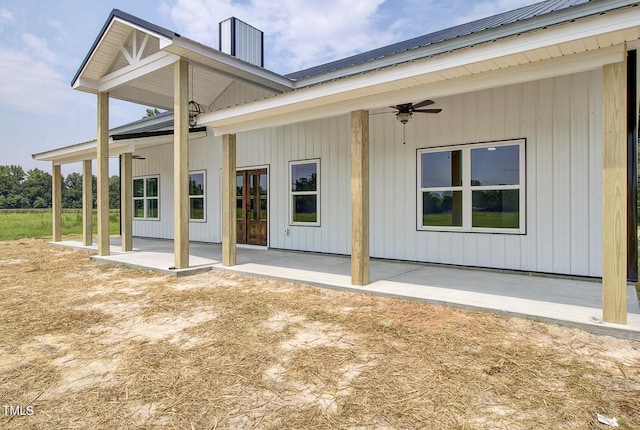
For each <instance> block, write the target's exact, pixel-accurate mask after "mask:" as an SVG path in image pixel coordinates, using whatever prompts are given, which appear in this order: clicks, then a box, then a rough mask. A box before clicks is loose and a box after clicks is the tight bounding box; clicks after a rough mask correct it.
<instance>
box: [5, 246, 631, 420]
mask: <svg viewBox="0 0 640 430" xmlns="http://www.w3.org/2000/svg"><path fill="white" fill-rule="evenodd" d="M0 302H1V303H3V311H2V312H0V368H1V369H2V372H0V399H2V401H3V404H7V405H24V406H27V405H31V406H33V410H34V414H33V416H15V417H8V416H4V415H2V414H0V428H3V429H22V428H69V429H71V428H180V429H182V428H184V429H190V428H197V429H200V428H217V429H224V428H264V429H281V428H308V429H321V428H341V429H347V428H354V429H355V428H362V429H364V428H447V429H459V430H462V429H484V428H509V429H515V430H518V429H533V428H545V429H571V428H575V429H598V428H604V427H602V426H600V425H599V424H598V423H597V422H596V413H601V414H603V415H605V416H609V417H616V418H617V419H618V421H619V423H620V428H622V429H633V428H639V427H640V403H638V402H637V399H638V397H639V395H640V344H639V343H638V342H632V341H624V340H619V339H613V338H610V337H606V336H600V337H598V336H594V335H591V334H588V333H585V332H582V331H580V330H577V329H569V328H565V327H559V326H554V325H548V324H543V323H538V322H534V321H527V320H522V319H518V318H507V317H502V316H496V315H492V314H488V313H479V312H471V311H464V310H457V309H451V308H447V307H443V306H435V305H430V304H426V303H418V302H411V301H406V300H399V299H393V298H388V297H373V296H367V295H362V294H352V293H346V292H341V291H335V290H325V289H318V288H313V287H309V286H305V285H302V284H298V283H290V282H284V281H277V280H271V279H265V278H253V277H246V276H240V275H236V274H232V273H228V272H209V273H205V274H200V275H195V276H191V277H187V278H174V277H170V276H164V275H159V274H157V273H153V272H147V271H143V270H134V269H128V268H124V267H120V266H113V265H106V264H99V263H96V262H93V261H90V260H88V259H87V254H86V253H83V252H79V251H71V250H68V249H64V248H59V247H49V246H47V245H46V243H44V241H38V240H30V239H25V240H20V241H11V242H0Z"/></svg>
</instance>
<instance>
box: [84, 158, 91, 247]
mask: <svg viewBox="0 0 640 430" xmlns="http://www.w3.org/2000/svg"><path fill="white" fill-rule="evenodd" d="M92 185H93V174H92V171H91V160H84V161H82V244H83V245H84V246H91V245H92V243H93V232H92V229H93V219H92V218H93V187H92Z"/></svg>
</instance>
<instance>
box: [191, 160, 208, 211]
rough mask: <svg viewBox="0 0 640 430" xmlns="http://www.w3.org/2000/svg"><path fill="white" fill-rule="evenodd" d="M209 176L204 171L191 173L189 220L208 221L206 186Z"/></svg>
mask: <svg viewBox="0 0 640 430" xmlns="http://www.w3.org/2000/svg"><path fill="white" fill-rule="evenodd" d="M206 180H207V174H206V172H205V171H204V170H201V171H197V172H190V173H189V220H190V221H201V222H205V221H206V205H205V184H206Z"/></svg>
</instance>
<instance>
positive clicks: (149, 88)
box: [71, 10, 293, 109]
mask: <svg viewBox="0 0 640 430" xmlns="http://www.w3.org/2000/svg"><path fill="white" fill-rule="evenodd" d="M134 33H135V34H134ZM135 36H137V38H136V39H132V38H133V37H135ZM132 41H133V42H132ZM125 43H126V44H127V46H130V48H128V49H131V50H132V51H133V52H130V51H128V50H127V48H125ZM181 58H182V59H186V60H187V61H188V62H189V64H190V80H191V79H193V81H194V82H193V84H192V93H193V95H192V98H195V99H196V101H197V102H199V103H200V104H203V105H208V104H210V103H212V102H213V100H215V99H216V98H217V97H218V96H219V95H220V94H221V93H222V92H223V91H224V90H225V89H226V88H227V87H228V86H229V85H230V84H231V83H232V82H233V81H242V82H244V83H247V84H250V85H252V86H254V87H259V88H263V89H266V90H268V91H270V92H272V93H281V92H285V91H290V90H291V89H292V88H293V85H292V81H291V80H290V79H288V78H285V77H283V76H281V75H278V74H276V73H273V72H270V71H268V70H266V69H264V68H261V67H258V66H255V65H253V64H250V63H247V62H245V61H243V60H240V59H238V58H235V57H233V56H231V55H228V54H225V53H223V52H220V51H218V50H216V49H213V48H209V47H207V46H204V45H202V44H199V43H197V42H194V41H192V40H190V39H188V38H185V37H182V36H180V35H179V34H177V33H175V32H172V31H170V30H167V29H164V28H162V27H159V26H155V25H153V24H151V23H149V22H146V21H143V20H141V19H139V18H136V17H134V16H132V15H129V14H126V13H124V12H121V11H118V10H114V11H113V12H112V13H111V15H110V17H109V19H108V21H107V23H106V24H105V26H104V27H103V29H102V31H101V32H100V34H99V36H98V38H97V39H96V41H95V42H94V44H93V46H92V48H91V51H90V52H89V53H88V55H87V56H86V58H85V60H84V61H83V63H82V65H81V67H80V69H79V70H78V72H77V73H76V75H75V76H74V78H73V80H72V83H71V85H72V87H73V88H74V89H76V90H79V91H84V92H89V93H93V94H96V93H98V92H108V93H109V96H110V98H113V99H118V100H124V101H129V102H133V103H139V104H142V105H146V106H154V107H158V108H162V109H172V108H173V84H174V82H173V64H175V62H176V61H178V60H179V59H181ZM125 59H126V60H127V61H124V60H125Z"/></svg>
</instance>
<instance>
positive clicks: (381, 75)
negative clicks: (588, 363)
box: [34, 0, 640, 323]
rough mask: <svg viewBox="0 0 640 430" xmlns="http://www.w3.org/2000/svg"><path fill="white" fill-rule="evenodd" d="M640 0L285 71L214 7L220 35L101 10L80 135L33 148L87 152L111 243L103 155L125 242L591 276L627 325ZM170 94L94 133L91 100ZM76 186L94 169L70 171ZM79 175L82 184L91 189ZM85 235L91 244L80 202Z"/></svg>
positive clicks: (633, 258)
mask: <svg viewBox="0 0 640 430" xmlns="http://www.w3.org/2000/svg"><path fill="white" fill-rule="evenodd" d="M639 3H640V2H635V1H628V0H606V1H602V0H592V1H588V0H549V1H545V2H542V3H538V4H534V5H531V6H526V7H523V8H520V9H517V10H514V11H511V12H506V13H502V14H499V15H496V16H492V17H489V18H486V19H481V20H478V21H475V22H471V23H468V24H463V25H460V26H456V27H452V28H449V29H446V30H442V31H438V32H435V33H430V34H427V35H425V36H421V37H417V38H415V39H411V40H407V41H404V42H400V43H397V44H394V45H390V46H386V47H382V48H378V49H374V50H372V51H369V52H365V53H362V54H358V55H354V56H352V57H349V58H345V59H341V60H338V61H334V62H332V63H329V64H323V65H319V66H317V67H313V68H310V69H306V70H301V71H299V72H296V73H292V74H289V75H286V76H282V75H279V74H276V73H273V72H270V71H268V70H266V69H264V68H263V67H262V65H263V57H262V55H263V53H262V40H263V39H262V38H263V35H262V33H261V32H260V31H259V30H257V29H255V28H253V27H251V26H249V25H248V24H246V23H243V22H242V21H239V20H237V19H235V18H231V19H229V20H227V21H224V22H222V23H221V24H220V34H221V39H220V47H219V48H220V49H214V48H210V47H207V46H204V45H202V44H199V43H198V42H196V41H193V40H189V39H188V38H185V37H182V36H180V35H179V34H176V33H175V32H172V31H170V30H167V29H164V28H161V27H158V26H156V25H154V24H151V23H149V22H146V21H144V20H141V19H139V18H137V17H134V16H131V15H129V14H126V13H124V12H122V11H119V10H114V11H113V12H112V13H111V15H110V16H109V18H108V20H107V22H106V24H105V26H104V27H103V29H102V30H101V32H100V33H99V35H98V37H97V39H96V41H95V43H94V44H93V46H92V47H91V50H90V51H89V53H88V54H87V56H86V58H85V60H84V61H83V63H82V64H81V66H80V68H79V70H78V72H77V74H76V75H75V76H74V77H73V80H72V86H73V88H74V89H76V90H80V91H86V92H90V93H93V94H96V95H97V111H98V118H99V120H98V127H97V139H96V140H95V141H91V142H85V143H82V144H78V145H73V146H69V147H65V148H58V149H54V150H51V151H47V152H43V153H40V154H35V155H34V158H35V159H38V160H44V161H49V162H51V163H52V166H53V193H54V199H53V201H54V214H55V216H54V240H60V165H61V164H64V163H69V162H78V161H82V162H83V168H84V174H85V175H90V174H91V168H92V164H91V163H92V160H93V159H97V176H98V252H99V253H100V254H101V255H105V254H107V253H109V243H108V240H109V235H108V212H107V211H108V182H107V180H108V176H109V172H108V157H109V156H115V155H119V156H120V159H121V180H122V202H123V203H122V247H123V250H125V251H126V250H131V247H132V240H133V239H132V238H133V237H134V236H144V237H157V238H168V239H173V241H174V249H175V252H174V254H175V266H176V267H178V268H181V267H187V266H188V265H189V240H196V241H206V242H221V243H222V248H223V263H224V264H225V265H234V264H235V255H236V244H253V245H257V246H266V247H271V248H282V249H290V250H304V251H315V252H321V253H336V254H347V255H351V260H352V283H353V284H354V285H365V284H367V283H368V282H369V259H370V257H378V258H385V259H399V260H413V261H422V262H432V263H445V264H454V265H465V266H473V267H484V268H495V269H511V270H518V271H529V272H541V273H550V274H562V275H575V276H587V277H602V283H603V297H604V300H603V315H604V319H605V320H606V321H611V322H618V323H625V321H626V295H625V291H626V282H627V280H628V279H637V235H636V226H637V213H636V194H637V192H636V191H637V190H636V176H637V172H636V163H635V160H636V142H637V126H638V121H637V118H638V96H637V93H638V72H637V68H638V67H637V63H638V59H637V49H638V48H639V47H640V42H639V40H640V7H638V5H639ZM110 98H115V99H120V100H127V101H130V102H134V103H140V104H143V105H147V106H156V107H158V108H162V109H168V110H169V111H170V112H168V113H165V114H161V115H158V116H157V117H151V118H149V119H148V120H145V121H139V122H136V123H132V124H130V125H127V126H124V127H119V128H117V129H113V130H111V132H110V131H109V124H108V109H109V99H110ZM85 183H90V181H85ZM90 194H91V190H90V189H87V190H85V201H86V202H89V201H91V195H90ZM84 209H85V222H84V223H85V231H86V233H85V238H84V241H85V243H87V244H89V243H91V240H92V237H91V233H90V232H91V228H90V227H91V226H90V223H91V217H90V216H89V215H90V212H89V211H90V210H91V209H90V208H89V207H88V205H85V208H84Z"/></svg>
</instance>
